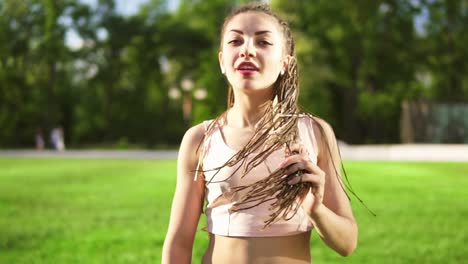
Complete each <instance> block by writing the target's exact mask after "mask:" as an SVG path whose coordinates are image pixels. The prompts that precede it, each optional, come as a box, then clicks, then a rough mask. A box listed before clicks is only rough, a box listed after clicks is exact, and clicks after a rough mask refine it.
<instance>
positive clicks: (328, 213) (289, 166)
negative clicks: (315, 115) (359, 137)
mask: <svg viewBox="0 0 468 264" xmlns="http://www.w3.org/2000/svg"><path fill="white" fill-rule="evenodd" d="M318 122H319V123H314V134H315V135H316V138H317V143H318V156H317V165H316V164H314V163H313V162H311V161H310V159H309V157H308V154H307V153H306V151H301V150H300V149H299V151H297V152H299V154H296V155H292V156H290V157H288V158H286V160H285V161H284V162H283V163H282V164H281V166H282V167H283V168H285V174H287V175H289V174H292V173H295V172H297V171H298V170H302V171H304V173H303V174H302V176H301V177H295V178H294V179H293V180H291V181H290V184H296V183H298V182H300V181H302V182H310V183H312V186H313V187H312V188H311V189H310V191H309V192H308V193H307V194H306V195H305V197H304V198H303V200H302V206H303V208H304V209H305V210H306V212H307V213H308V214H309V216H310V219H311V221H312V222H313V224H314V227H315V229H316V230H317V232H318V234H319V236H320V238H321V239H322V240H323V241H324V242H325V244H327V245H328V246H329V247H330V248H332V249H334V250H335V251H336V252H338V253H339V254H340V255H342V256H348V255H350V254H351V253H352V252H353V251H354V250H355V248H356V246H357V240H358V227H357V224H356V221H355V220H354V216H353V212H352V210H351V205H350V203H349V200H348V197H347V195H346V193H345V191H344V186H343V182H342V180H341V176H340V170H341V159H340V155H339V152H338V147H337V143H336V138H335V135H334V133H333V129H332V128H331V127H330V125H328V124H327V123H326V122H325V121H323V120H318ZM317 125H319V126H321V127H322V128H323V129H319V128H318V127H317ZM325 141H326V142H325Z"/></svg>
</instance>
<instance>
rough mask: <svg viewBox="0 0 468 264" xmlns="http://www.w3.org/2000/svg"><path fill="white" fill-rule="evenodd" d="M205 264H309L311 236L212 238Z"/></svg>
mask: <svg viewBox="0 0 468 264" xmlns="http://www.w3.org/2000/svg"><path fill="white" fill-rule="evenodd" d="M209 236H210V243H209V247H208V250H207V251H206V253H205V255H204V256H203V264H211V263H213V264H217V263H221V264H231V263H232V264H234V263H235V264H250V263H255V264H263V263H265V264H266V263H268V264H276V263H281V264H284V263H288V264H289V263H290V264H296V263H297V264H310V263H311V257H310V246H309V245H310V244H309V243H310V232H305V233H300V234H297V235H291V236H277V237H226V236H219V235H213V234H209Z"/></svg>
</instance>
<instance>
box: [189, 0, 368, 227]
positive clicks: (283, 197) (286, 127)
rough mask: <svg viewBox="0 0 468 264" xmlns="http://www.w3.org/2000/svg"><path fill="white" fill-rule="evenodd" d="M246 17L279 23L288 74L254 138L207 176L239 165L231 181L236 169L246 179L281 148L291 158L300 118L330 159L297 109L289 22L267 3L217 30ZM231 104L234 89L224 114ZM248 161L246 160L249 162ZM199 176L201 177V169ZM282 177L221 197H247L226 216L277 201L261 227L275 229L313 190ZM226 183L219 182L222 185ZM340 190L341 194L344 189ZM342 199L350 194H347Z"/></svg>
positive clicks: (210, 128)
mask: <svg viewBox="0 0 468 264" xmlns="http://www.w3.org/2000/svg"><path fill="white" fill-rule="evenodd" d="M246 12H259V13H263V14H267V15H269V16H271V17H273V18H274V19H275V20H276V21H277V22H278V25H279V27H280V29H281V31H282V33H283V36H284V40H285V52H286V54H288V55H290V56H291V59H290V61H289V64H288V67H287V71H286V72H285V73H284V74H282V75H279V77H278V79H277V80H276V82H275V83H274V84H273V97H272V99H271V101H270V102H269V103H268V105H267V106H266V110H265V113H264V115H263V117H262V118H261V119H260V120H259V122H258V125H257V126H256V130H255V133H254V135H253V136H252V138H251V139H250V140H249V141H248V142H247V144H246V145H245V146H244V147H243V148H242V149H241V150H239V151H238V152H237V153H236V154H234V155H233V156H232V157H231V158H230V159H229V160H227V161H226V162H225V163H224V164H223V165H221V166H220V167H218V168H210V171H211V170H214V171H217V172H219V171H220V169H222V168H224V167H226V166H228V167H233V166H235V165H238V164H240V165H242V166H238V169H237V170H235V171H234V172H233V173H232V175H231V176H230V177H232V176H233V175H234V174H235V173H239V170H240V168H243V170H242V171H240V173H241V177H245V176H246V175H247V174H248V173H249V172H250V171H251V170H252V169H253V168H255V167H256V166H258V165H260V164H261V163H262V162H264V161H265V159H267V158H268V156H270V154H272V153H273V152H274V151H277V150H279V149H282V148H285V150H286V151H289V154H291V153H290V150H291V146H292V145H294V144H295V143H297V141H298V133H299V132H298V120H299V117H303V116H308V117H309V118H311V119H312V121H313V123H314V124H316V125H317V126H318V128H319V131H320V133H321V138H322V139H323V140H324V143H325V145H326V146H327V150H326V151H328V153H329V154H330V155H329V156H330V158H332V155H331V150H330V145H329V144H328V142H327V140H326V136H325V132H324V129H323V127H322V126H321V125H320V123H319V122H317V117H315V116H313V115H312V114H309V113H304V112H301V111H300V108H299V104H298V97H299V78H298V68H297V61H296V58H295V55H296V54H295V44H294V39H293V36H292V34H291V30H290V28H289V25H288V23H287V22H286V21H284V20H283V19H281V18H280V17H279V16H278V15H276V14H275V13H273V12H272V11H271V9H270V7H269V5H267V4H259V3H255V4H248V5H244V6H241V7H239V8H237V9H235V10H234V11H233V12H232V13H231V14H230V15H229V16H227V17H226V19H225V20H224V24H223V26H222V29H221V36H223V35H224V30H225V28H226V25H227V24H228V23H229V22H230V20H231V19H232V18H233V17H235V16H236V15H238V14H242V13H246ZM221 45H222V44H221ZM221 48H222V47H221ZM233 105H234V94H233V88H232V86H231V85H229V92H228V102H227V107H228V109H229V108H231V107H232V106H233ZM226 113H227V111H226V112H224V113H222V114H221V115H219V116H218V117H217V118H216V119H215V120H214V121H213V122H211V124H210V125H209V126H208V128H207V129H206V132H205V136H204V138H203V140H202V142H201V143H200V145H199V148H198V150H197V152H199V162H202V160H203V155H204V153H203V151H200V150H202V149H203V148H201V146H204V145H205V143H206V142H205V141H206V140H208V138H209V135H210V134H211V133H212V131H213V130H214V129H215V127H216V126H219V124H220V123H221V122H223V121H222V120H223V119H224V118H226ZM314 121H315V122H314ZM248 156H249V159H247V157H248ZM250 157H252V158H250ZM332 163H333V162H332ZM333 164H334V163H333ZM199 172H203V170H201V171H199ZM298 173H299V174H300V173H302V172H301V171H299V172H298ZM215 175H216V174H215ZM283 175H284V169H278V170H276V171H274V172H272V173H271V174H270V175H269V176H267V177H265V178H264V179H263V180H260V181H257V182H254V183H252V184H249V185H245V186H237V187H234V188H233V189H232V190H231V191H229V192H228V193H224V194H223V196H224V197H233V194H235V193H239V192H241V191H244V192H243V193H245V194H244V195H242V196H241V197H240V199H239V200H238V201H236V203H235V204H234V205H233V206H232V207H231V209H230V211H231V212H232V211H240V210H245V209H249V208H252V207H255V206H257V205H259V204H262V203H265V202H268V201H272V200H275V199H276V201H275V202H274V203H272V204H271V207H270V211H271V212H272V213H271V215H269V216H268V217H269V218H268V219H267V220H266V221H265V222H264V223H265V225H264V228H266V227H268V226H269V225H271V224H273V223H274V222H275V221H276V220H279V219H285V220H288V219H290V218H292V217H293V216H294V215H295V214H296V212H297V210H298V209H299V208H300V204H299V203H298V202H297V201H296V200H297V197H301V196H302V195H304V194H305V193H307V191H308V190H309V189H310V188H311V187H312V184H311V183H309V182H301V183H298V184H295V185H288V184H287V182H288V181H289V180H291V177H294V176H296V175H290V176H289V177H283ZM335 175H336V176H337V177H340V173H339V172H338V169H337V168H336V167H335ZM230 177H229V178H230ZM229 178H228V179H229ZM213 179H214V176H213V177H212V178H211V179H205V181H206V183H205V184H206V185H207V184H209V183H212V182H215V181H214V180H213ZM228 179H223V181H226V180H228ZM346 180H347V177H346ZM339 182H341V181H339ZM347 183H348V184H347V186H346V187H348V188H347V189H348V190H349V191H350V192H351V193H353V194H354V192H353V191H352V189H351V188H350V186H349V182H348V180H347ZM342 187H343V186H342ZM343 190H345V189H344V187H343ZM345 193H346V191H345ZM346 195H348V194H347V193H346ZM348 198H349V196H348ZM358 199H359V198H358Z"/></svg>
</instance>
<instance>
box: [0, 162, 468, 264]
mask: <svg viewBox="0 0 468 264" xmlns="http://www.w3.org/2000/svg"><path fill="white" fill-rule="evenodd" d="M175 168H176V162H175V161H156V160H106V159H102V160H99V159H0V263H159V262H160V259H161V248H162V244H163V241H164V236H165V233H166V228H167V224H168V221H169V212H170V205H171V200H172V194H173V192H174V187H175ZM346 168H347V171H348V174H349V176H350V178H351V183H352V185H353V187H354V189H355V191H356V192H357V193H358V194H359V195H360V197H361V198H363V199H364V200H365V202H366V204H367V205H368V206H369V207H370V208H371V209H372V210H373V211H375V212H376V213H377V217H373V216H371V215H370V214H369V213H368V212H367V211H366V210H365V209H364V207H363V206H361V205H360V204H359V203H358V202H357V200H355V199H354V200H353V202H352V205H353V208H354V213H355V215H356V219H357V221H358V224H359V233H360V235H359V246H358V249H357V250H356V251H355V253H354V254H353V255H352V256H350V257H347V258H342V257H339V256H338V255H337V254H336V253H334V252H333V251H332V250H331V249H328V248H327V247H326V246H324V244H323V243H322V242H321V241H320V239H319V238H318V236H317V234H316V233H313V239H312V242H311V249H312V256H313V259H314V263H463V262H464V261H466V259H468V247H466V245H467V244H468V220H467V217H468V163H430V162H426V163H424V162H346ZM202 221H203V220H202ZM202 226H204V223H203V222H202V223H200V227H202ZM206 245H207V235H206V233H204V232H203V231H200V232H198V234H197V237H196V242H195V247H194V260H193V262H194V263H200V258H201V256H202V254H203V252H204V250H205V248H206Z"/></svg>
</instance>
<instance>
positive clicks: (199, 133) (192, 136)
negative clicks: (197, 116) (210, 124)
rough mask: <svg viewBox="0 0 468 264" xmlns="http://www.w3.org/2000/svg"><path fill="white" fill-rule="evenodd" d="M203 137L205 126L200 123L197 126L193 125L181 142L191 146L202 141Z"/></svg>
mask: <svg viewBox="0 0 468 264" xmlns="http://www.w3.org/2000/svg"><path fill="white" fill-rule="evenodd" d="M204 135H205V126H204V124H203V123H200V124H198V125H195V126H193V127H191V128H189V129H188V130H187V131H186V132H185V134H184V138H183V139H182V142H183V143H187V144H193V143H196V144H198V143H200V141H201V140H202V139H203V136H204Z"/></svg>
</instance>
